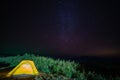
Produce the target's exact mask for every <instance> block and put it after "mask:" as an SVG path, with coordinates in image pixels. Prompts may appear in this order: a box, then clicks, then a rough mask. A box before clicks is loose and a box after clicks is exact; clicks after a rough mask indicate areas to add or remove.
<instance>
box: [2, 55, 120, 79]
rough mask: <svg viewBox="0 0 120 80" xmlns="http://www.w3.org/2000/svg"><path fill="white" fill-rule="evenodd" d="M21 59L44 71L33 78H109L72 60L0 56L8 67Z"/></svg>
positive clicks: (28, 56)
mask: <svg viewBox="0 0 120 80" xmlns="http://www.w3.org/2000/svg"><path fill="white" fill-rule="evenodd" d="M22 60H33V61H34V63H35V65H36V67H37V69H38V70H39V72H40V73H44V75H39V76H37V77H36V78H35V80H44V79H46V80H68V79H73V80H109V79H108V78H107V77H105V76H104V75H101V74H96V73H93V72H91V71H88V72H85V71H84V70H83V69H81V65H80V64H78V63H75V62H74V61H65V60H60V59H57V60H54V59H52V58H48V57H41V56H35V55H32V54H24V55H23V56H20V55H18V56H9V57H0V62H4V63H7V64H10V66H9V67H15V66H16V65H18V64H19V63H20V62H21V61H22ZM111 80H120V77H112V78H111Z"/></svg>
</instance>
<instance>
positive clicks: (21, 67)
mask: <svg viewBox="0 0 120 80" xmlns="http://www.w3.org/2000/svg"><path fill="white" fill-rule="evenodd" d="M24 74H25V75H26V74H27V75H38V74H39V72H38V70H37V69H36V67H35V65H34V62H33V61H31V60H23V61H21V62H20V63H19V64H18V65H17V66H16V67H15V68H14V69H13V70H12V71H10V72H9V73H8V74H7V77H10V76H14V75H24Z"/></svg>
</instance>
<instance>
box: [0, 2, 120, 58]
mask: <svg viewBox="0 0 120 80" xmlns="http://www.w3.org/2000/svg"><path fill="white" fill-rule="evenodd" d="M2 17H3V20H2V21H3V22H2V23H3V25H2V26H1V33H2V36H1V42H0V43H1V45H0V47H1V50H0V51H1V53H4V50H5V48H11V47H15V48H16V46H17V47H19V48H22V47H29V48H35V49H39V50H43V49H44V50H46V51H48V52H49V51H53V52H58V53H59V54H58V53H56V54H58V55H71V56H73V55H76V56H81V55H88V56H91V55H93V56H113V55H114V56H116V55H120V28H119V27H120V22H119V21H120V20H119V19H120V12H119V3H118V1H116V0H113V1H105V0H103V1H101V0H100V1H98V0H97V1H96V0H94V1H93V0H83V1H82V0H39V1H34V0H23V1H22V0H4V2H2ZM3 49H4V50H3ZM48 55H50V54H49V53H48Z"/></svg>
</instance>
